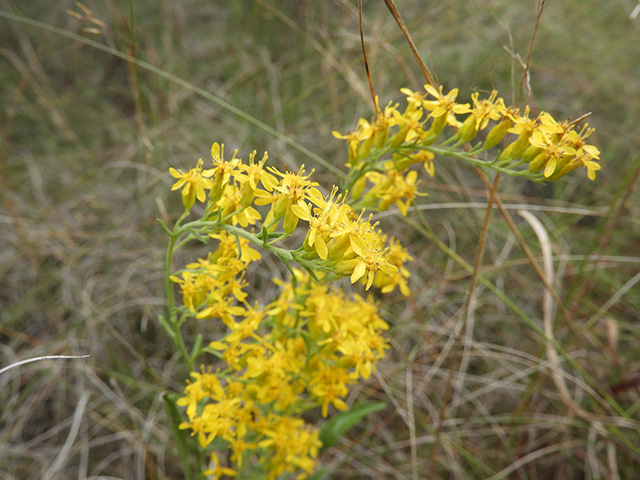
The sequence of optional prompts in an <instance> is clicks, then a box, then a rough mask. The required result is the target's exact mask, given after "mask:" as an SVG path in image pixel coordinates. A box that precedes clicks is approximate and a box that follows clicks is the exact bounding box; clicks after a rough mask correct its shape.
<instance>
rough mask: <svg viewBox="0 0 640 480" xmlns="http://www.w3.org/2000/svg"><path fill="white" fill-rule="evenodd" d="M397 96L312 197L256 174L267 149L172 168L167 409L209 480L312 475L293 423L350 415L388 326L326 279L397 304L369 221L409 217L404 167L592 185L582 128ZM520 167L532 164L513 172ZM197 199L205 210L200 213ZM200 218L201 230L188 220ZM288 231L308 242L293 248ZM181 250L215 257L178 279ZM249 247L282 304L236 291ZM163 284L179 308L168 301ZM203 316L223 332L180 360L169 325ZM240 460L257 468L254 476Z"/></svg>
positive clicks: (393, 279)
mask: <svg viewBox="0 0 640 480" xmlns="http://www.w3.org/2000/svg"><path fill="white" fill-rule="evenodd" d="M402 93H403V94H404V95H405V96H406V98H407V105H406V107H405V108H404V109H403V110H402V112H401V110H400V109H399V105H397V104H393V103H389V104H388V105H387V106H386V107H385V108H384V110H380V109H379V108H377V101H376V109H377V116H376V117H375V118H374V119H373V120H372V121H371V122H368V121H367V120H365V119H360V121H359V122H358V126H357V129H356V130H355V131H354V132H352V133H349V134H346V135H342V134H339V133H337V132H334V136H336V137H338V138H343V139H345V140H347V142H348V161H347V163H346V165H347V167H348V168H349V173H348V175H347V176H346V177H345V179H344V182H343V185H342V186H341V187H338V186H333V187H331V188H322V187H321V186H320V185H319V184H318V183H317V182H315V181H313V180H312V179H311V177H312V175H313V170H311V171H310V172H309V173H307V172H306V170H305V167H304V166H302V167H301V168H300V170H299V171H298V172H297V173H296V172H290V171H285V172H280V171H279V170H278V169H277V168H275V167H273V166H267V161H268V154H267V153H266V152H265V153H264V155H263V156H262V159H261V160H260V161H256V156H257V152H256V151H253V152H252V153H251V154H250V155H249V160H248V161H247V162H245V161H243V160H241V159H240V158H239V157H238V151H237V150H236V151H234V152H233V155H232V156H231V158H230V159H225V152H224V145H219V144H218V143H214V144H213V146H212V147H211V160H210V161H209V162H210V165H207V167H211V168H205V166H204V161H203V160H202V159H199V160H198V162H197V164H196V166H195V167H194V168H192V169H190V170H187V171H186V172H185V171H182V170H180V169H175V168H171V169H170V173H171V176H173V177H174V178H175V179H177V181H176V182H175V184H174V185H173V187H172V190H181V194H182V204H183V205H184V213H183V214H182V216H181V217H180V218H179V219H178V221H177V222H176V223H175V225H174V226H173V228H172V229H170V228H169V227H168V226H167V225H165V224H164V223H162V226H163V228H164V229H165V230H166V232H167V233H168V234H169V236H170V242H169V247H168V250H167V254H166V269H167V270H166V275H167V277H166V282H167V284H166V289H167V295H168V302H169V311H168V315H167V317H166V318H165V317H163V318H162V324H163V325H164V327H165V329H166V330H167V332H168V334H169V336H170V337H171V338H172V339H173V340H174V342H175V344H176V346H177V347H178V348H179V349H180V351H181V352H182V355H183V358H184V359H185V361H186V363H187V366H188V368H189V370H190V371H191V373H190V376H191V380H190V381H189V382H188V383H187V385H186V387H185V390H184V396H183V397H180V398H179V399H177V401H176V402H175V403H176V405H177V406H180V407H186V415H187V420H186V421H184V422H182V423H181V424H180V425H179V428H180V429H188V430H189V431H190V432H191V434H192V435H195V436H197V439H198V445H199V447H200V448H201V449H202V451H203V452H207V453H208V454H209V457H210V465H211V466H210V468H208V469H206V470H204V474H205V475H209V474H211V475H213V477H214V478H216V479H217V478H219V477H220V476H221V475H230V476H236V475H238V476H240V477H244V478H257V477H256V475H258V476H260V478H261V477H262V476H264V477H265V478H268V479H270V480H271V479H276V478H278V476H280V475H281V474H283V473H284V472H290V473H298V477H297V478H306V477H307V476H308V475H310V474H312V472H313V471H314V467H315V459H316V457H317V455H318V452H319V450H320V448H321V447H322V442H321V441H320V439H319V430H318V428H317V427H316V426H314V425H313V424H309V423H307V421H305V420H304V419H303V417H302V415H303V414H304V413H305V412H306V411H308V410H310V409H314V408H318V407H319V408H320V411H321V416H322V417H323V418H326V417H327V416H328V414H329V407H331V408H332V409H334V410H337V411H345V410H348V405H347V403H345V398H346V397H347V395H348V393H349V387H350V385H352V384H354V383H356V382H358V381H359V380H366V379H368V378H369V377H370V376H371V374H372V372H374V371H375V368H376V363H377V362H378V361H380V360H382V359H383V358H384V356H385V350H386V349H388V348H389V345H388V343H389V340H388V339H386V338H385V337H384V332H385V330H387V329H388V325H387V323H386V322H385V321H384V320H383V319H382V318H381V317H380V316H379V314H378V311H377V308H376V303H375V301H374V300H373V297H371V296H368V297H366V298H364V297H362V296H360V295H358V294H355V293H354V294H351V295H346V294H344V293H342V292H341V291H340V290H338V289H336V287H332V286H331V282H332V281H333V280H336V279H339V278H340V277H349V278H350V281H351V283H356V282H358V281H361V283H362V284H364V286H365V291H368V290H369V289H370V287H371V286H372V285H375V287H376V288H378V289H380V291H381V293H390V292H392V291H394V290H395V289H396V287H397V288H398V289H399V291H400V292H401V293H402V294H403V295H405V296H407V295H409V293H410V287H409V279H410V273H409V272H410V270H409V269H408V268H407V263H408V262H409V261H410V260H411V256H410V255H409V254H408V252H407V251H406V249H404V248H403V247H402V245H401V243H400V242H399V241H398V240H397V239H395V238H393V237H388V236H387V235H386V234H384V233H383V232H382V231H381V230H380V229H379V228H378V224H377V223H373V221H372V215H370V214H367V213H366V212H367V210H366V209H367V208H368V209H373V210H375V211H377V212H380V211H384V210H387V209H388V208H389V207H391V206H392V205H394V204H395V205H397V207H398V210H399V211H400V213H401V214H402V215H404V216H406V215H407V214H408V210H409V208H410V206H411V204H412V202H413V200H414V199H415V197H416V196H417V195H424V194H426V192H418V189H417V187H418V185H419V183H420V180H418V170H417V169H416V165H420V166H422V167H424V170H425V171H426V173H427V174H429V175H430V176H433V174H434V163H435V159H436V156H437V157H438V158H443V157H453V158H456V159H460V160H463V161H466V162H468V163H470V164H472V165H475V166H480V167H483V168H489V169H494V170H497V171H499V172H504V173H507V174H510V175H513V176H520V177H525V178H526V179H530V180H542V179H546V180H549V181H551V180H556V179H559V178H561V177H563V176H564V175H566V174H567V173H569V172H571V171H573V170H575V169H576V168H578V167H579V166H584V167H586V168H587V171H588V176H589V178H590V179H592V180H593V179H594V178H595V172H596V171H597V170H599V169H600V165H599V164H598V163H597V162H596V160H597V159H598V158H599V151H598V149H597V148H596V147H594V146H592V145H587V144H586V142H585V139H586V138H587V137H588V136H589V135H590V134H591V133H592V132H593V129H588V128H587V127H586V126H585V127H584V128H582V129H581V130H580V131H579V132H577V131H576V130H575V129H574V124H572V123H570V122H569V121H564V122H560V123H558V122H556V121H555V120H554V119H553V117H552V116H551V115H549V114H548V113H546V112H541V113H540V114H539V115H538V116H536V117H535V118H529V113H530V112H529V108H528V107H527V108H526V109H525V111H524V113H523V114H522V115H520V111H519V110H518V109H517V108H515V107H506V106H505V103H504V100H503V99H502V98H500V97H498V94H497V92H496V91H493V92H491V94H490V95H489V97H488V98H486V99H480V96H479V94H478V93H474V94H473V95H472V101H473V106H471V105H470V104H460V103H456V97H457V94H458V90H457V89H453V90H451V91H449V92H448V93H446V94H444V93H443V87H440V88H439V89H436V88H434V87H432V86H431V85H428V84H427V85H425V91H424V92H414V91H411V90H409V89H406V88H403V89H402ZM447 128H449V129H451V131H450V134H449V136H448V138H447V134H446V133H445V132H446V129H447ZM483 131H487V133H486V135H485V137H484V139H482V138H481V137H480V135H481V132H483ZM510 134H511V135H512V136H511V137H510V138H509V135H510ZM505 138H506V139H507V140H506V141H505V144H506V145H505V146H504V148H503V149H502V150H501V151H499V153H494V157H495V158H494V159H493V160H479V159H478V158H477V155H478V154H481V153H484V152H487V151H489V150H491V149H494V151H495V150H497V149H495V148H494V147H496V146H497V145H499V144H500V142H502V141H503V140H505ZM463 145H464V146H467V148H466V149H464V148H462V146H463ZM469 145H470V146H469ZM523 164H527V165H528V168H524V169H523V168H520V166H521V165H523ZM542 170H544V172H543V173H542V174H540V173H539V172H540V171H542ZM323 191H324V192H325V193H323ZM196 203H198V205H199V204H203V208H202V209H200V210H196V209H195V208H194V206H195V205H196ZM260 210H263V213H261V212H260ZM196 211H199V212H200V218H198V219H197V220H190V221H187V220H188V219H189V217H190V214H191V213H192V212H196ZM299 224H300V226H301V228H302V230H303V232H304V236H303V237H302V238H304V240H303V241H302V243H301V244H297V245H296V244H295V243H294V244H292V242H294V241H295V238H297V239H298V242H300V240H299V239H300V238H301V237H300V236H297V237H293V233H294V232H295V231H296V228H297V227H298V226H299ZM192 240H197V241H200V242H204V243H212V244H213V246H212V248H211V252H210V253H209V254H208V256H207V257H206V258H200V259H198V261H197V262H194V263H190V264H187V265H186V266H185V267H184V268H182V269H180V270H179V271H177V272H174V271H173V270H172V268H173V262H172V259H173V256H174V253H175V252H176V251H177V250H178V249H179V248H180V247H182V246H184V245H186V244H187V243H188V242H190V241H192ZM284 245H286V246H284ZM260 250H263V251H266V252H269V253H271V254H273V255H275V256H277V257H278V258H279V259H280V260H281V261H282V262H283V263H284V264H285V265H286V267H287V268H288V269H289V271H290V274H291V276H290V280H289V281H287V282H278V283H279V287H280V290H281V293H280V294H279V296H278V298H276V299H275V300H274V301H273V302H272V303H271V304H268V305H260V304H258V303H257V302H252V300H251V299H250V298H248V295H247V293H246V292H245V290H244V288H245V287H246V285H247V282H248V280H247V275H246V271H247V267H248V265H249V264H250V263H251V262H254V261H259V260H260V259H261V258H262V256H261V253H260ZM292 264H297V265H298V267H294V266H293V265H292ZM300 267H301V268H302V269H300ZM174 284H175V285H178V286H179V289H180V292H181V294H182V305H176V304H175V301H174ZM211 320H213V321H219V322H222V323H223V324H224V325H225V326H226V327H227V334H226V335H225V336H223V337H222V338H219V339H214V340H212V341H210V342H209V343H208V345H205V346H203V345H202V343H201V342H202V341H203V340H202V337H198V342H197V343H196V344H195V345H194V346H193V347H192V348H191V349H188V348H187V346H186V345H185V344H184V341H183V339H182V336H181V326H182V325H183V324H184V323H185V322H187V321H190V322H194V321H211ZM202 354H208V355H212V356H213V357H218V358H219V359H221V360H222V365H223V367H217V368H216V370H215V371H213V370H212V367H211V366H210V365H207V366H205V365H204V364H203V363H200V362H206V363H207V364H209V363H210V361H207V360H201V356H202ZM167 401H170V400H169V399H167ZM227 450H228V451H230V452H232V453H231V455H230V456H229V460H230V465H229V466H223V465H222V464H221V461H220V451H227ZM248 457H256V458H258V459H259V460H258V465H259V468H257V467H256V462H255V461H248V460H247V458H248Z"/></svg>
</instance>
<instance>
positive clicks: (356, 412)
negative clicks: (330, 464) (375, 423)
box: [319, 402, 387, 452]
mask: <svg viewBox="0 0 640 480" xmlns="http://www.w3.org/2000/svg"><path fill="white" fill-rule="evenodd" d="M385 408H387V404H386V403H384V402H373V403H367V404H366V405H359V406H357V407H352V408H351V409H350V410H348V411H346V412H340V413H338V414H337V415H334V416H333V417H331V420H329V421H328V422H327V423H326V424H325V425H324V427H322V429H321V430H320V435H319V438H320V441H321V442H322V448H320V452H324V451H326V450H327V449H328V448H330V447H333V446H334V445H335V444H336V443H338V440H340V437H342V436H343V435H344V434H345V433H346V432H347V431H348V430H350V429H351V428H352V427H353V426H354V425H355V424H356V423H358V422H359V421H360V420H362V419H363V418H364V417H366V416H367V415H369V414H371V413H375V412H379V411H381V410H384V409H385Z"/></svg>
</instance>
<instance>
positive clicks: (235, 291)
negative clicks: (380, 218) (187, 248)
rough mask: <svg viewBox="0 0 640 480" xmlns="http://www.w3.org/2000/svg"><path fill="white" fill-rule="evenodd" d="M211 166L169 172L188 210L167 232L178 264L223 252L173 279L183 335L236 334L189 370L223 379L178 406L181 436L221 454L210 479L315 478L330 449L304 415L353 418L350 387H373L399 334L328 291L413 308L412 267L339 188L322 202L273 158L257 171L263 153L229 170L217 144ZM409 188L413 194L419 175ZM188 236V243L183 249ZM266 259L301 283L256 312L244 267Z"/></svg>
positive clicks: (202, 381) (199, 378)
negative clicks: (182, 411) (399, 298)
mask: <svg viewBox="0 0 640 480" xmlns="http://www.w3.org/2000/svg"><path fill="white" fill-rule="evenodd" d="M211 155H212V159H213V160H212V161H213V166H212V168H210V169H205V168H204V162H203V161H202V160H199V161H198V163H197V165H196V167H195V168H193V169H191V170H189V171H187V172H183V171H181V170H176V169H173V168H172V169H170V172H171V175H172V176H173V177H174V178H176V179H177V181H176V183H175V184H174V185H173V188H172V189H173V190H178V189H181V190H182V199H183V204H184V206H185V213H184V214H183V216H182V217H181V218H180V219H179V220H178V221H177V224H176V227H175V228H174V231H173V232H170V233H171V234H172V243H171V247H170V251H173V250H171V249H172V248H173V247H174V246H176V245H177V246H178V247H176V248H179V246H180V245H183V244H184V243H185V242H186V241H188V240H189V239H191V238H194V239H198V240H200V241H204V242H206V241H209V240H210V239H214V240H215V241H216V244H217V247H216V248H215V250H213V251H212V252H211V253H209V255H208V256H207V257H206V258H201V259H199V260H198V261H197V262H193V263H190V264H188V265H187V266H186V267H185V269H183V270H181V271H178V272H174V273H173V274H170V275H169V276H168V278H169V280H170V281H171V282H173V284H174V285H176V284H177V285H178V286H179V288H180V291H181V294H182V304H183V305H184V306H183V307H175V306H172V307H171V308H172V309H173V312H174V313H173V317H171V316H170V318H173V322H174V325H177V326H178V328H177V333H176V334H175V335H178V336H179V326H180V325H181V324H182V323H183V322H184V321H185V320H186V319H188V318H199V319H220V320H221V322H222V323H223V324H224V325H225V326H226V327H227V331H226V333H225V335H224V337H223V338H221V339H220V340H218V341H214V342H211V343H210V344H209V346H208V347H207V348H205V349H202V348H201V346H199V347H197V349H196V350H194V351H196V353H195V354H193V355H192V356H191V358H190V359H189V361H190V362H191V365H193V364H194V363H195V358H196V357H197V355H198V354H199V352H202V351H207V352H209V353H212V354H215V355H216V356H218V357H219V358H220V359H221V360H222V361H223V362H224V367H223V368H220V369H218V370H216V371H215V372H212V371H211V370H205V369H204V367H203V369H202V370H201V371H200V372H191V374H190V375H191V381H189V382H188V384H187V386H186V388H185V391H184V396H183V397H181V398H180V399H179V400H178V401H177V405H179V406H182V407H186V415H187V418H188V420H187V421H185V422H183V423H182V424H181V425H180V428H182V429H189V430H191V432H192V434H193V435H196V436H197V438H198V441H199V444H200V446H201V448H202V449H203V450H205V451H206V452H208V453H209V454H210V455H211V461H210V468H209V470H207V471H206V472H205V473H206V474H207V475H212V476H213V477H214V478H219V477H220V476H223V475H227V476H233V475H237V474H240V473H241V472H244V473H247V471H248V470H247V468H246V466H247V465H248V464H255V463H256V462H248V461H247V457H251V458H252V459H254V460H255V459H258V461H257V464H259V465H260V467H259V468H260V470H261V471H260V472H254V471H251V473H252V474H253V473H255V474H256V475H259V476H260V478H268V479H275V478H277V477H278V476H279V475H281V474H283V473H294V472H295V473H298V472H300V473H299V475H298V478H304V477H306V476H308V475H309V474H310V473H311V472H312V470H313V468H314V465H315V458H316V457H317V455H318V449H319V448H320V447H321V442H320V440H319V438H318V431H317V430H316V429H315V428H313V427H312V425H311V424H308V423H306V422H305V420H303V419H302V418H301V414H302V413H303V412H305V411H308V410H310V409H315V408H319V410H320V413H321V415H322V417H324V418H326V417H327V416H328V414H329V411H330V409H332V408H333V409H336V410H346V409H347V408H348V407H347V403H346V401H345V399H346V396H347V394H348V393H349V388H350V386H351V385H352V384H354V383H356V382H357V381H359V380H360V379H367V378H369V377H370V375H371V374H372V373H373V372H374V371H375V368H376V363H377V362H378V361H379V360H380V359H382V358H384V355H385V350H386V349H387V348H389V346H388V341H387V340H386V339H385V338H384V337H383V333H384V331H385V330H387V329H388V325H387V324H386V323H385V322H384V321H383V320H382V319H381V318H380V317H379V315H378V313H377V307H376V305H375V303H374V302H373V300H372V299H371V298H368V299H364V298H362V297H360V296H358V295H352V296H347V295H345V294H344V293H342V292H340V291H339V290H337V289H332V288H330V287H329V286H328V285H327V282H328V281H329V280H332V279H336V278H338V277H350V279H351V283H355V282H361V283H363V284H364V285H365V287H366V289H369V288H370V287H371V286H372V285H374V286H375V287H376V288H378V289H380V290H381V292H382V293H388V292H391V291H393V290H395V289H396V288H398V289H399V290H400V292H401V293H402V294H403V295H409V293H410V291H409V286H408V284H407V280H408V278H409V271H408V270H407V269H406V268H405V267H404V265H405V264H406V263H407V262H409V261H411V260H412V258H411V257H410V256H409V254H408V253H407V251H406V250H405V249H404V248H403V247H402V245H401V244H400V243H399V242H398V241H397V240H396V239H394V238H391V237H387V236H386V235H384V234H383V233H382V232H381V231H380V230H379V229H378V224H377V223H374V222H373V221H372V218H371V216H368V217H367V216H365V212H364V209H363V210H362V211H361V212H360V213H359V214H358V213H356V211H355V210H354V208H353V207H352V206H351V205H349V204H348V203H346V198H347V196H346V194H345V193H340V192H339V190H338V188H337V187H333V188H332V189H331V191H330V192H329V193H328V194H327V195H323V194H322V193H321V191H320V190H319V189H318V184H317V183H316V182H314V181H312V180H311V175H312V173H313V171H312V172H310V173H307V172H305V169H304V166H303V167H301V168H300V169H299V171H298V172H291V171H288V170H286V171H285V172H284V173H282V172H280V171H278V170H277V169H275V168H273V167H266V166H265V163H266V161H267V155H266V154H265V155H264V156H263V157H262V160H260V161H256V160H255V158H256V152H253V153H252V154H251V155H250V157H249V162H248V163H245V162H243V161H242V160H241V159H239V158H238V157H237V152H234V154H233V156H232V158H231V160H225V158H224V147H223V146H221V145H218V144H217V143H216V144H214V145H213V147H212V149H211ZM408 183H409V184H415V177H414V176H413V175H412V174H410V175H409V176H408ZM396 187H397V188H398V189H399V188H400V181H396ZM196 201H199V202H202V203H204V207H205V208H204V213H203V215H202V218H201V219H200V220H197V221H194V222H191V223H187V224H184V225H183V224H182V223H181V222H182V220H183V219H185V218H186V216H187V215H188V213H189V212H190V211H191V209H192V207H193V206H194V205H195V203H196ZM388 201H396V200H395V197H394V199H390V200H388ZM299 224H303V225H305V228H306V235H305V236H304V241H302V244H301V245H300V244H298V245H299V246H298V248H296V249H294V250H288V249H285V248H282V247H280V246H278V245H280V244H281V242H284V241H289V242H290V241H292V239H293V238H295V237H292V235H291V234H292V233H293V231H294V230H295V229H296V228H297V227H298V225H299ZM249 229H254V230H255V231H257V233H254V232H253V231H249ZM182 236H186V237H187V238H186V239H185V240H181V241H180V240H179V238H183V237H182ZM176 242H178V243H176ZM258 247H260V248H262V249H264V250H266V251H269V252H271V253H273V254H275V255H276V256H278V257H279V258H281V259H282V260H283V261H284V262H285V263H286V264H287V265H288V266H289V267H290V268H291V273H292V279H291V281H289V282H276V283H277V284H278V285H279V287H280V294H279V295H278V297H277V298H276V299H275V300H274V301H273V302H272V303H270V304H269V305H266V306H260V305H258V304H253V305H251V304H250V303H249V302H248V301H247V294H246V293H245V291H244V290H245V287H246V285H247V282H246V269H247V266H248V265H249V264H250V263H251V262H253V261H255V260H259V259H260V258H261V255H260V253H259V252H258V251H257V248H258ZM168 258H169V261H168V264H169V265H170V264H171V261H170V258H171V257H170V256H168ZM291 262H297V263H298V264H299V265H301V266H302V267H303V268H304V270H301V269H293V267H291V265H290V263H291ZM169 290H171V288H169ZM182 350H183V352H186V348H184V346H183V347H182ZM187 355H188V354H187ZM220 448H223V449H229V450H230V451H231V452H232V453H231V455H230V457H229V460H230V462H231V464H230V465H226V464H225V465H223V464H222V463H221V462H220V461H219V458H218V456H217V455H216V454H215V450H217V449H220ZM212 452H213V453H212ZM243 459H244V460H243ZM243 462H244V465H245V467H243Z"/></svg>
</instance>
